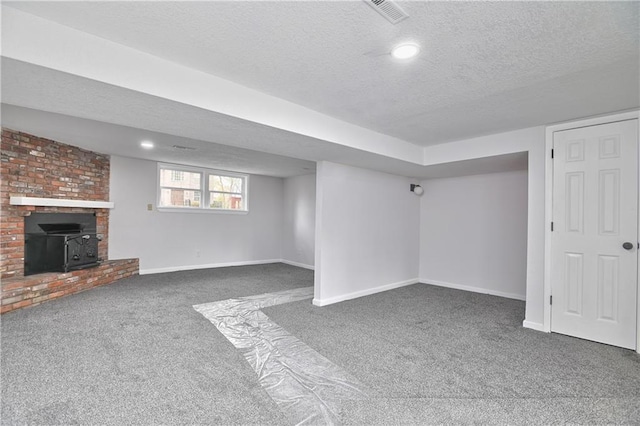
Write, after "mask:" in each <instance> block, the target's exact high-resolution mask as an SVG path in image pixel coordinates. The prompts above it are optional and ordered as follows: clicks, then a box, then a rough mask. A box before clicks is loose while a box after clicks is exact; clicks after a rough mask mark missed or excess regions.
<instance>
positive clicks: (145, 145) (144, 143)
mask: <svg viewBox="0 0 640 426" xmlns="http://www.w3.org/2000/svg"><path fill="white" fill-rule="evenodd" d="M140 146H141V147H143V148H144V149H151V148H153V142H151V141H142V142H140Z"/></svg>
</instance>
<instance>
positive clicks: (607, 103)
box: [6, 1, 640, 145]
mask: <svg viewBox="0 0 640 426" xmlns="http://www.w3.org/2000/svg"><path fill="white" fill-rule="evenodd" d="M6 4H8V5H10V6H11V7H15V8H19V9H21V10H23V11H26V12H29V13H33V14H36V15H39V16H41V17H44V18H46V19H50V20H53V21H56V22H59V23H62V24H64V25H67V26H70V27H73V28H76V29H79V30H82V31H85V32H88V33H92V34H95V35H98V36H100V37H103V38H105V39H108V40H112V41H115V42H118V43H120V44H123V45H127V46H131V47H133V48H136V49H139V50H141V51H144V52H149V53H151V54H153V55H156V56H159V57H163V58H166V59H169V60H171V61H174V62H177V63H180V64H183V65H186V66H189V67H192V68H195V69H198V70H202V71H205V72H207V73H210V74H213V75H216V76H219V77H223V78H226V79H229V80H231V81H234V82H237V83H240V84H242V85H246V86H248V87H251V88H255V89H258V90H260V91H262V92H265V93H268V94H271V95H275V96H278V97H281V98H283V99H287V100H290V101H293V102H295V103H298V104H301V105H304V106H307V107H309V108H312V109H314V110H317V111H320V112H323V113H325V114H327V115H330V116H333V117H337V118H340V119H342V120H345V121H348V122H351V123H354V124H358V125H361V126H363V127H367V128H370V129H372V130H376V131H379V132H381V133H385V134H388V135H391V136H395V137H398V138H401V139H404V140H406V141H409V142H412V143H415V144H419V145H431V144H435V143H442V142H447V141H452V140H459V139H463V138H468V137H473V136H478V135H482V134H489V133H495V132H500V131H506V130H511V129H516V128H522V127H528V126H534V125H541V124H548V123H550V122H557V121H562V120H567V119H572V118H577V117H582V116H588V115H594V114H599V113H604V112H610V111H612V110H621V109H627V108H633V107H637V106H638V104H639V101H638V75H639V68H638V63H639V41H638V31H639V24H638V8H639V7H640V4H639V3H637V2H497V3H485V2H400V4H401V6H402V7H403V8H404V9H405V11H406V12H407V13H408V14H409V16H410V17H409V19H407V20H405V21H403V22H401V23H400V24H397V25H392V24H390V23H389V22H387V21H385V20H384V19H383V18H382V17H381V16H379V15H377V14H376V13H375V12H374V11H373V10H372V9H371V8H369V7H367V5H365V4H364V3H363V2H361V1H341V2H302V1H301V2H273V1H268V2H244V1H242V2H218V1H216V2H186V3H185V2H18V3H12V2H8V3H6ZM401 40H414V41H416V42H418V43H420V44H421V45H422V48H423V51H422V55H421V56H420V58H419V59H418V60H416V61H414V62H411V63H399V62H397V61H393V60H392V59H391V58H390V57H389V56H388V55H386V53H387V52H388V51H389V50H390V49H391V47H392V46H393V45H394V44H395V43H397V42H398V41H401Z"/></svg>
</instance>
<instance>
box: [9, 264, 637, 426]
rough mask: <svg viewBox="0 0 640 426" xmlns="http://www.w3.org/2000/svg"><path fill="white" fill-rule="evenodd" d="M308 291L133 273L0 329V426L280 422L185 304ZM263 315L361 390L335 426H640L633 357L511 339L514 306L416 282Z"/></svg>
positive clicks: (231, 273) (15, 317)
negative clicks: (449, 425)
mask: <svg viewBox="0 0 640 426" xmlns="http://www.w3.org/2000/svg"><path fill="white" fill-rule="evenodd" d="M312 284H313V273H312V272H311V271H307V270H304V269H299V268H295V267H291V266H288V265H282V264H274V265H261V266H250V267H235V268H222V269H210V270H200V271H187V272H176V273H168V274H157V275H146V276H139V277H133V278H130V279H126V280H123V281H120V282H118V283H115V284H112V285H109V286H105V287H101V288H97V289H94V290H90V291H87V292H83V293H80V294H77V295H73V296H69V297H66V298H63V299H59V300H55V301H52V302H49V303H45V304H43V305H41V306H37V307H34V308H29V309H24V310H21V311H17V312H12V313H9V314H6V315H3V316H2V318H1V322H2V323H1V328H0V333H1V334H0V337H1V340H0V344H1V346H0V351H1V361H2V364H1V366H0V367H1V370H0V378H1V381H2V390H1V397H2V401H1V409H2V412H1V413H0V415H1V422H2V424H7V425H9V424H224V425H227V424H287V419H286V418H285V417H284V416H283V415H282V413H281V412H280V411H279V410H278V408H277V406H276V404H275V403H274V402H273V401H272V400H271V399H270V398H269V396H268V395H267V394H266V392H265V391H264V390H263V389H262V388H261V387H260V385H259V384H258V381H257V376H256V374H255V372H254V371H253V370H252V368H251V367H250V366H249V365H248V363H247V362H246V361H245V359H244V358H243V357H242V355H241V354H240V353H239V352H238V351H237V350H236V349H235V348H234V347H233V345H231V343H229V342H228V341H227V339H226V338H224V337H223V336H222V335H221V334H220V333H219V332H218V331H217V330H216V328H215V327H214V326H213V325H212V324H211V323H210V322H209V321H208V320H207V319H206V318H204V317H203V316H202V315H200V314H199V313H198V312H196V311H195V310H194V309H193V308H192V305H194V304H200V303H207V302H212V301H216V300H224V299H229V298H232V297H237V296H249V295H255V294H261V293H266V292H274V291H281V290H287V289H291V288H296V287H306V286H310V285H312ZM263 311H264V312H265V313H266V314H267V315H268V316H269V317H270V318H271V319H272V320H273V321H275V322H276V323H277V324H279V325H280V326H282V327H284V328H285V329H286V330H287V331H289V332H290V333H291V334H293V335H294V336H296V337H298V338H299V339H300V340H302V341H303V342H305V343H306V344H308V345H309V346H311V347H312V348H313V349H315V350H316V351H318V352H319V353H320V354H322V355H324V356H325V357H327V358H328V359H330V360H331V361H333V362H334V363H335V364H337V365H339V366H340V367H342V368H344V369H345V370H346V371H347V372H349V373H350V374H352V375H353V376H354V377H356V378H357V379H359V380H360V381H361V382H362V383H363V384H364V385H365V386H366V387H367V392H368V394H369V396H370V398H369V399H367V400H364V401H345V402H344V404H343V405H342V410H341V413H340V415H341V419H342V422H343V423H345V424H433V423H466V424H468V423H482V424H486V423H491V424H504V423H509V424H540V423H547V424H548V423H555V424H559V423H574V424H575V423H581V424H597V423H610V424H611V423H613V424H624V423H626V424H640V356H638V355H637V354H635V353H634V352H632V351H628V350H624V349H619V348H614V347H610V346H606V345H600V344H597V343H592V342H587V341H583V340H579V339H574V338H570V337H566V336H561V335H556V334H544V333H539V332H535V331H531V330H526V329H523V328H522V327H521V323H522V318H523V315H524V303H523V302H519V301H514V300H508V299H502V298H498V297H492V296H485V295H478V294H473V293H466V292H462V291H456V290H450V289H444V288H438V287H433V286H428V285H423V284H417V285H413V286H408V287H404V288H400V289H397V290H392V291H389V292H386V293H381V294H377V295H373V296H368V297H364V298H361V299H357V300H352V301H347V302H343V303H339V304H336V305H332V306H327V307H323V308H318V307H314V306H312V305H311V304H310V302H309V301H302V302H295V303H289V304H284V305H279V306H274V307H270V308H266V309H264V310H263Z"/></svg>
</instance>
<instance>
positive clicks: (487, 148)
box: [425, 126, 548, 330]
mask: <svg viewBox="0 0 640 426" xmlns="http://www.w3.org/2000/svg"><path fill="white" fill-rule="evenodd" d="M544 132H545V128H544V127H543V126H540V127H531V128H528V129H521V130H515V131H512V132H506V133H500V134H496V135H489V136H481V137H478V138H473V139H466V140H463V141H459V142H451V143H446V144H441V145H435V146H433V147H428V148H426V149H425V162H426V164H438V163H447V162H451V161H460V160H468V159H472V158H481V157H489V156H492V155H501V154H510V153H514V152H524V151H526V152H528V153H529V165H528V185H527V193H528V197H527V198H528V199H527V205H528V208H527V293H526V294H527V305H526V312H525V320H524V322H523V325H524V326H525V327H529V328H534V329H537V330H544V329H545V320H544V318H545V316H544V312H545V309H544V307H545V297H544V253H545V245H544V241H545V229H546V228H545V155H546V154H547V153H545V146H544V145H545V143H544V140H545V133H544ZM547 325H548V324H547Z"/></svg>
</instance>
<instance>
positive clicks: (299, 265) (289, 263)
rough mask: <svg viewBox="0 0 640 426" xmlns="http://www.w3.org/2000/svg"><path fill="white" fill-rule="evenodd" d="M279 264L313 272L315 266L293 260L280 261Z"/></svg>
mask: <svg viewBox="0 0 640 426" xmlns="http://www.w3.org/2000/svg"><path fill="white" fill-rule="evenodd" d="M280 262H282V263H286V264H287V265H291V266H297V267H298V268H305V269H311V270H312V271H313V270H315V266H313V265H307V264H306V263H300V262H294V261H293V260H286V259H280Z"/></svg>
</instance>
